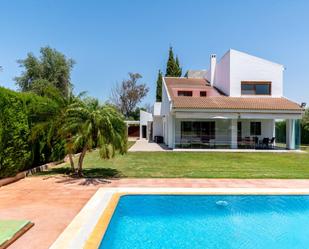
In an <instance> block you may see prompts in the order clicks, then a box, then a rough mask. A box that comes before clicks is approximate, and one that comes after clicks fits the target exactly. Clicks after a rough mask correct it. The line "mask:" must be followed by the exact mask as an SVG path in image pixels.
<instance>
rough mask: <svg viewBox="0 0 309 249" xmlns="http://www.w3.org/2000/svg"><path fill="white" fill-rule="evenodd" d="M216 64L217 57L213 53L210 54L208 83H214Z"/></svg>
mask: <svg viewBox="0 0 309 249" xmlns="http://www.w3.org/2000/svg"><path fill="white" fill-rule="evenodd" d="M216 64H217V58H216V55H215V54H212V55H211V56H210V85H212V86H213V85H214V80H215V72H216Z"/></svg>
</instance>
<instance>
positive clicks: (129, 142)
mask: <svg viewBox="0 0 309 249" xmlns="http://www.w3.org/2000/svg"><path fill="white" fill-rule="evenodd" d="M135 142H136V141H128V149H130V148H131V147H132V146H133V144H135Z"/></svg>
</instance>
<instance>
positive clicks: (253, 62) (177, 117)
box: [141, 49, 304, 149]
mask: <svg viewBox="0 0 309 249" xmlns="http://www.w3.org/2000/svg"><path fill="white" fill-rule="evenodd" d="M283 71H284V67H283V66H282V65H280V64H277V63H274V62H271V61H268V60H265V59H262V58H258V57H255V56H252V55H249V54H246V53H243V52H240V51H236V50H233V49H230V50H229V51H227V52H226V53H225V55H224V56H223V57H222V58H221V59H220V60H219V61H218V62H217V59H216V55H211V57H210V68H209V70H198V71H197V70H196V71H194V70H189V71H188V73H187V75H186V77H179V78H178V77H163V85H162V102H160V103H155V104H154V108H153V113H152V114H153V115H152V117H151V119H149V122H148V124H147V128H143V127H142V128H141V129H144V130H147V131H149V132H147V134H148V135H145V137H147V138H152V139H153V140H157V138H158V137H159V138H161V139H162V138H163V142H164V143H165V144H166V145H167V146H168V147H170V148H234V149H235V148H251V149H252V148H255V149H258V148H261V149H262V148H274V147H275V146H276V131H275V130H276V129H275V122H276V120H285V121H286V144H285V145H284V146H285V147H286V148H287V149H298V148H299V144H300V129H299V122H300V119H301V117H302V114H303V112H304V108H303V107H304V106H301V105H299V104H297V103H295V102H293V101H291V100H289V99H287V98H285V97H284V96H283ZM144 123H145V121H144Z"/></svg>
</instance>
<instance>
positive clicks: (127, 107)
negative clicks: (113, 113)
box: [110, 73, 149, 119]
mask: <svg viewBox="0 0 309 249" xmlns="http://www.w3.org/2000/svg"><path fill="white" fill-rule="evenodd" d="M141 78H142V76H141V75H140V74H138V73H129V79H127V80H123V81H122V83H121V84H120V85H119V84H117V85H116V86H115V87H114V88H113V89H112V94H111V97H110V102H111V104H112V105H114V106H115V107H116V108H117V109H118V110H119V111H120V112H121V113H122V114H123V115H124V116H125V118H127V119H129V118H130V116H131V115H132V113H133V112H134V110H135V109H136V106H137V104H138V103H140V102H141V100H142V99H143V98H144V97H145V96H146V95H147V93H148V91H149V88H148V87H147V86H146V84H139V83H138V80H139V79H141Z"/></svg>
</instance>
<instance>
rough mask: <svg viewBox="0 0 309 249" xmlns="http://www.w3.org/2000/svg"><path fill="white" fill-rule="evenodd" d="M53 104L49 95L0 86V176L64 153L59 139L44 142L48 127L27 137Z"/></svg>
mask: <svg viewBox="0 0 309 249" xmlns="http://www.w3.org/2000/svg"><path fill="white" fill-rule="evenodd" d="M57 108H58V107H57V104H56V103H55V102H53V101H52V100H51V99H49V98H43V97H40V96H38V95H36V94H33V93H19V92H14V91H12V90H9V89H6V88H3V87H0V178H4V177H8V176H13V175H15V174H16V173H17V172H20V171H22V170H25V169H29V168H32V167H34V166H37V165H39V164H43V163H46V162H49V161H52V160H57V159H61V157H63V156H64V146H63V141H61V140H59V141H53V145H54V146H47V141H46V137H47V136H46V133H47V132H48V131H43V133H42V135H41V136H40V137H39V138H38V139H36V140H33V139H32V138H31V129H32V128H33V127H34V125H35V124H36V123H37V122H40V121H41V119H42V117H41V114H42V113H45V115H48V114H49V113H52V112H54V111H56V109H57ZM44 134H45V135H44ZM53 147H54V148H55V149H53ZM55 150H56V152H55Z"/></svg>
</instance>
